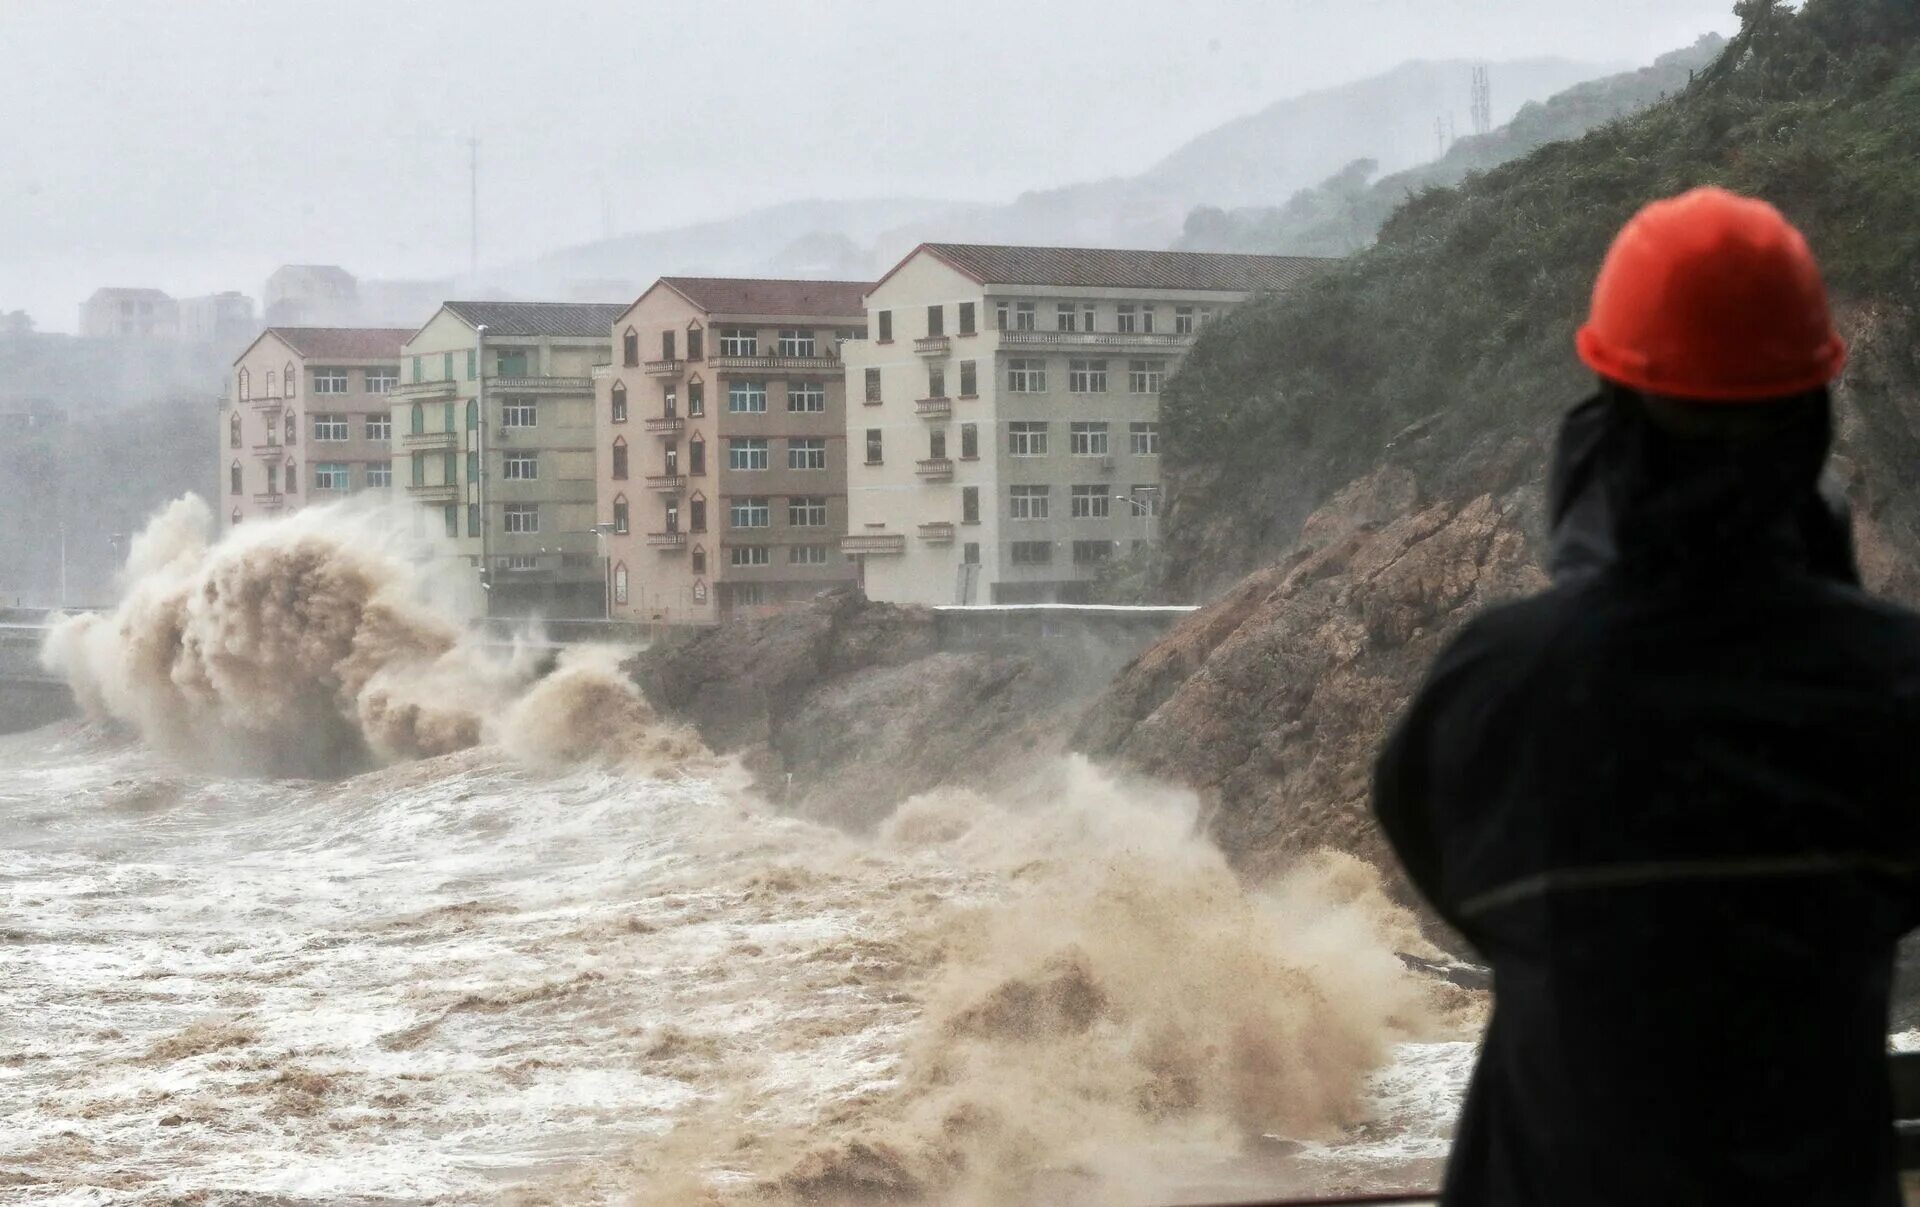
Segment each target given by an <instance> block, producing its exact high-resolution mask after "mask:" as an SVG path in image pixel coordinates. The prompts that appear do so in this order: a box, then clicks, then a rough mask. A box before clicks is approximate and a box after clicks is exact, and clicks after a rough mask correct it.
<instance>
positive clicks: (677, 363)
mask: <svg viewBox="0 0 1920 1207" xmlns="http://www.w3.org/2000/svg"><path fill="white" fill-rule="evenodd" d="M686 367H687V362H686V361H684V360H650V361H648V362H647V363H646V364H644V365H641V366H640V368H641V369H642V370H643V371H645V373H646V375H647V376H648V377H678V376H680V374H681V373H682V372H684V371H685V370H686Z"/></svg>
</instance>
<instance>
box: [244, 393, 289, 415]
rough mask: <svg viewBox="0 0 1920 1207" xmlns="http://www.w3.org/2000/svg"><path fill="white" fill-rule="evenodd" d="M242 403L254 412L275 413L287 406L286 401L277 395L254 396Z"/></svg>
mask: <svg viewBox="0 0 1920 1207" xmlns="http://www.w3.org/2000/svg"><path fill="white" fill-rule="evenodd" d="M244 401H245V402H246V404H247V405H248V406H250V407H252V408H253V409H254V410H256V411H277V410H279V409H280V408H281V407H283V406H285V405H287V400H286V399H285V398H283V397H281V396H280V395H278V394H266V395H260V394H256V395H254V396H253V397H252V398H248V399H245V400H244Z"/></svg>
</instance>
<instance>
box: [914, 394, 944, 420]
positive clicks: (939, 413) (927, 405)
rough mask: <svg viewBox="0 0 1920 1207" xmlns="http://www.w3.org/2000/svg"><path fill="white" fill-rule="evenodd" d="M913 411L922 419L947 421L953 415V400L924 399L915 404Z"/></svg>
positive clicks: (942, 398)
mask: <svg viewBox="0 0 1920 1207" xmlns="http://www.w3.org/2000/svg"><path fill="white" fill-rule="evenodd" d="M913 409H914V413H915V414H917V415H919V416H920V418H922V419H945V418H947V417H949V416H951V415H952V414H953V399H951V398H947V397H941V398H922V399H920V400H919V401H918V402H915V403H914V404H913Z"/></svg>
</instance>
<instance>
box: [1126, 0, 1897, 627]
mask: <svg viewBox="0 0 1920 1207" xmlns="http://www.w3.org/2000/svg"><path fill="white" fill-rule="evenodd" d="M1736 12H1737V13H1738V14H1739V15H1740V17H1741V18H1742V28H1741V31H1740V33H1739V34H1737V35H1736V36H1735V37H1734V39H1733V40H1732V41H1731V42H1730V43H1729V44H1728V46H1727V47H1726V48H1725V50H1724V51H1723V52H1722V53H1721V54H1720V55H1719V57H1718V58H1717V59H1716V60H1715V61H1714V62H1713V63H1712V65H1711V66H1709V67H1708V68H1707V69H1706V70H1705V71H1702V72H1700V73H1699V74H1698V76H1697V78H1696V79H1695V81H1694V82H1693V84H1692V85H1691V86H1690V87H1688V88H1686V89H1685V90H1683V91H1682V92H1681V93H1679V94H1678V95H1676V96H1674V97H1672V98H1670V99H1669V100H1667V101H1665V102H1663V103H1660V104H1658V105H1655V106H1653V107H1652V108H1650V109H1648V110H1646V111H1645V112H1643V113H1641V114H1639V115H1637V116H1634V117H1632V118H1628V119H1625V120H1621V121H1618V122H1614V123H1610V124H1608V125H1605V126H1602V127H1601V128H1599V129H1596V130H1594V131H1592V132H1590V133H1588V134H1587V135H1586V136H1584V137H1582V138H1580V139H1578V140H1577V141H1572V142H1559V143H1552V144H1549V145H1547V146H1543V147H1541V148H1539V149H1537V150H1535V151H1533V152H1532V153H1531V154H1529V155H1526V156H1525V157H1523V158H1521V159H1518V160H1515V161H1514V162H1511V163H1508V164H1505V165H1502V166H1500V167H1497V168H1495V169H1493V170H1491V171H1488V172H1486V173H1484V174H1480V175H1476V176H1473V177H1471V178H1469V179H1468V180H1467V181H1465V182H1464V183H1463V184H1461V185H1460V186H1458V187H1453V188H1433V189H1429V190H1427V191H1425V192H1423V193H1421V194H1420V195H1418V196H1417V197H1414V198H1413V199H1412V200H1410V201H1408V202H1407V203H1406V204H1404V205H1403V206H1401V208H1400V209H1398V210H1397V211H1395V212H1394V214H1393V215H1392V216H1391V218H1390V219H1389V220H1388V221H1387V222H1386V224H1385V225H1384V226H1383V228H1382V229H1381V232H1380V237H1379V240H1378V242H1377V243H1376V244H1375V245H1374V246H1373V247H1371V248H1369V249H1367V250H1366V251H1364V252H1361V253H1359V254H1357V255H1355V256H1353V257H1352V258H1351V259H1350V260H1348V261H1347V262H1345V263H1343V264H1342V265H1341V266H1340V267H1339V268H1338V269H1337V270H1336V271H1334V272H1331V273H1329V274H1328V275H1327V276H1325V277H1323V278H1321V279H1319V280H1318V281H1316V282H1315V283H1314V284H1313V285H1311V286H1309V287H1307V288H1304V289H1303V290H1301V291H1299V292H1298V293H1295V294H1292V295H1289V296H1287V297H1283V298H1270V299H1266V300H1263V301H1260V302H1256V303H1253V304H1250V305H1247V306H1244V307H1242V308H1240V309H1239V310H1238V311H1237V312H1236V313H1234V314H1233V315H1232V316H1230V317H1229V318H1228V319H1227V320H1226V321H1224V322H1221V323H1218V324H1215V325H1214V326H1212V327H1211V328H1210V329H1209V330H1208V331H1207V332H1206V333H1205V334H1204V335H1203V337H1202V338H1201V340H1200V341H1199V343H1198V345H1197V346H1196V347H1195V349H1194V351H1193V353H1192V355H1191V356H1190V357H1189V358H1188V361H1187V363H1186V366H1185V368H1184V369H1183V370H1182V371H1181V372H1180V373H1179V374H1178V375H1177V376H1176V377H1175V378H1174V379H1173V380H1172V381H1170V382H1169V383H1168V390H1167V394H1166V396H1165V398H1164V400H1163V403H1164V406H1163V420H1164V422H1165V424H1166V427H1167V434H1168V442H1167V447H1168V454H1167V456H1168V465H1167V469H1168V479H1169V505H1170V507H1169V514H1168V518H1167V521H1166V537H1167V540H1166V542H1165V546H1164V547H1165V551H1166V552H1165V555H1164V558H1163V561H1162V562H1161V564H1160V565H1159V566H1158V567H1157V568H1156V576H1157V579H1158V582H1159V586H1160V590H1161V592H1162V593H1164V594H1174V595H1186V596H1196V595H1205V594H1208V593H1211V592H1212V591H1214V590H1217V589H1219V588H1221V587H1223V586H1224V585H1226V584H1227V583H1229V582H1231V581H1232V580H1233V579H1236V578H1238V577H1239V576H1240V575H1241V574H1244V573H1246V572H1248V571H1250V570H1252V569H1254V568H1255V567H1257V566H1260V565H1264V564H1267V563H1268V562H1271V561H1272V560H1274V559H1275V558H1276V557H1278V556H1280V555H1281V554H1282V553H1284V552H1285V551H1286V550H1287V549H1288V548H1289V547H1290V546H1291V545H1292V544H1293V542H1294V541H1295V538H1296V537H1297V536H1298V535H1299V532H1300V525H1301V522H1302V521H1303V520H1304V519H1305V517H1306V516H1307V515H1308V514H1309V512H1311V511H1312V510H1313V508H1315V507H1316V506H1317V505H1319V504H1320V503H1322V502H1324V501H1325V500H1326V499H1327V498H1328V497H1329V496H1330V495H1332V494H1333V492H1334V491H1336V490H1337V489H1339V488H1340V487H1341V486H1343V485H1344V484H1346V483H1349V482H1351V481H1354V480H1355V479H1358V478H1360V477H1362V476H1363V475H1365V474H1367V473H1369V472H1373V471H1377V470H1378V469H1379V468H1380V467H1381V466H1382V465H1393V466H1397V467H1401V468H1403V469H1404V470H1406V471H1407V472H1408V473H1410V474H1411V475H1412V476H1413V478H1414V479H1415V480H1416V481H1417V482H1418V483H1419V492H1420V495H1421V497H1449V496H1452V497H1460V496H1467V495H1471V494H1474V493H1480V492H1486V491H1491V492H1494V493H1499V492H1500V491H1502V490H1505V489H1509V488H1511V487H1513V486H1515V485H1518V484H1520V483H1521V482H1522V481H1524V480H1527V479H1529V478H1531V477H1532V476H1535V475H1537V472H1538V468H1539V462H1540V457H1539V455H1538V454H1539V448H1540V441H1541V439H1542V437H1543V436H1544V434H1545V432H1546V431H1547V430H1548V429H1549V427H1550V424H1551V420H1552V418H1553V417H1554V416H1556V415H1557V414H1558V413H1559V412H1561V411H1562V410H1564V409H1565V408H1566V407H1567V406H1568V405H1570V404H1571V403H1573V402H1575V401H1577V400H1578V399H1579V398H1580V397H1581V396H1582V395H1583V394H1584V393H1585V392H1586V391H1587V390H1588V389H1589V386H1590V382H1589V379H1588V378H1587V377H1586V376H1585V374H1584V371H1583V370H1582V369H1581V368H1580V367H1579V365H1578V363H1577V362H1576V361H1575V359H1574V357H1573V355H1572V346H1571V341H1572V336H1573V331H1574V329H1575V327H1576V325H1577V324H1578V322H1579V321H1580V320H1581V318H1582V316H1583V315H1584V312H1585V309H1586V303H1587V296H1588V293H1589V290H1590V288H1591V283H1592V280H1593V276H1594V273H1595V271H1596V269H1597V267H1598V265H1599V263H1600V260H1601V258H1602V256H1603V255H1604V253H1605V251H1606V248H1607V245H1608V243H1609V241H1610V240H1611V238H1612V236H1613V234H1614V232H1615V231H1616V230H1617V229H1618V228H1619V227H1620V225H1621V223H1623V222H1624V221H1625V220H1626V219H1627V218H1628V217H1629V216H1631V215H1632V213H1633V212H1634V211H1635V210H1636V209H1637V208H1638V207H1639V206H1640V205H1642V204H1643V203H1645V202H1646V201H1647V200H1649V199H1651V198H1655V197H1659V196H1663V195H1667V194H1671V193H1675V192H1678V191H1680V190H1682V189H1685V188H1688V187H1691V186H1694V185H1699V184H1710V183H1711V184H1720V185H1724V186H1727V187H1729V188H1733V189H1736V190H1740V191H1743V192H1748V193H1753V194H1757V195H1760V196H1764V197H1766V198H1768V199H1770V200H1772V201H1774V202H1775V203H1776V204H1778V205H1780V206H1781V208H1782V209H1784V210H1785V211H1786V212H1787V213H1788V215H1789V216H1790V217H1792V218H1793V219H1794V220H1795V221H1796V222H1798V223H1799V224H1800V225H1801V226H1802V227H1803V228H1804V229H1805V230H1806V231H1807V232H1808V234H1809V236H1810V238H1811V239H1812V241H1813V243H1814V245H1815V247H1816V248H1817V249H1818V250H1819V252H1820V253H1821V255H1822V258H1823V260H1824V263H1825V265H1826V269H1827V273H1828V277H1829V280H1830V282H1831V283H1832V285H1833V287H1834V290H1835V292H1836V294H1837V295H1838V296H1839V297H1840V299H1841V300H1842V302H1843V304H1844V306H1845V310H1846V313H1847V314H1849V315H1851V316H1856V318H1855V321H1857V322H1859V323H1868V322H1870V323H1871V324H1872V326H1873V331H1872V333H1871V336H1872V338H1871V341H1870V342H1872V343H1874V345H1875V346H1876V347H1877V348H1878V349H1880V352H1879V353H1878V354H1877V355H1876V356H1875V357H1874V358H1873V362H1874V364H1876V365H1877V366H1879V369H1880V371H1881V376H1880V377H1879V378H1877V379H1876V380H1875V381H1874V382H1872V383H1866V384H1864V385H1862V386H1861V387H1860V388H1856V389H1855V390H1854V391H1853V398H1852V403H1853V406H1852V411H1853V415H1852V418H1851V419H1850V421H1849V422H1850V423H1851V424H1852V425H1853V427H1854V428H1856V429H1860V428H1864V429H1865V430H1867V431H1870V432H1871V433H1872V438H1871V439H1857V440H1855V441H1854V442H1853V444H1852V446H1851V447H1852V451H1853V452H1854V454H1855V456H1856V458H1857V459H1859V460H1861V461H1871V462H1872V466H1871V468H1872V470H1873V477H1874V478H1875V479H1876V480H1877V481H1878V482H1879V484H1880V486H1881V487H1882V488H1893V487H1898V486H1903V485H1905V484H1907V483H1908V482H1909V481H1910V480H1911V479H1912V477H1913V476H1914V474H1915V473H1916V469H1915V468H1914V467H1917V466H1920V441H1916V439H1915V435H1914V431H1915V428H1914V426H1913V423H1912V421H1911V420H1910V419H1909V417H1908V415H1907V411H1906V409H1905V408H1904V407H1902V406H1899V405H1892V404H1891V403H1890V401H1889V400H1890V399H1893V398H1894V396H1895V395H1900V396H1902V397H1905V395H1904V394H1903V393H1902V391H1903V389H1904V387H1903V386H1902V385H1901V382H1902V381H1903V380H1904V381H1906V383H1907V384H1908V385H1910V384H1911V376H1912V371H1913V347H1914V343H1915V341H1914V340H1913V338H1912V330H1911V328H1912V319H1911V318H1910V317H1908V314H1909V312H1908V307H1909V306H1910V305H1911V303H1913V302H1914V301H1915V299H1916V297H1917V296H1920V258H1917V255H1920V208H1916V206H1915V204H1914V198H1915V197H1916V196H1920V166H1917V165H1920V7H1916V6H1915V5H1914V4H1913V3H1912V2H1911V0H1807V3H1806V4H1805V5H1804V6H1803V7H1802V8H1801V9H1799V10H1798V11H1795V10H1793V9H1789V8H1787V7H1785V6H1784V5H1783V4H1780V3H1777V2H1775V0H1742V2H1741V3H1740V4H1738V5H1736ZM1889 325H1891V326H1892V327H1894V328H1897V329H1898V330H1897V331H1889V330H1887V328H1888V327H1889ZM1856 334H1858V333H1856ZM1907 400H1908V401H1911V399H1910V398H1908V399H1907ZM1515 441H1519V442H1520V445H1519V447H1518V450H1517V451H1516V448H1515V445H1514V442H1515ZM1912 493H1913V492H1911V491H1902V490H1897V489H1889V490H1888V491H1887V493H1886V495H1885V496H1884V497H1882V498H1880V499H1879V500H1878V501H1877V502H1876V506H1877V507H1879V508H1880V509H1881V512H1882V514H1881V515H1880V516H1879V517H1878V519H1879V520H1881V521H1882V522H1885V523H1890V524H1893V525H1895V526H1896V527H1900V528H1902V529H1911V528H1912V527H1914V526H1915V525H1914V521H1915V519H1916V517H1915V516H1913V515H1909V514H1907V510H1906V509H1908V508H1910V507H1912V506H1913V505H1912V504H1910V503H1908V502H1906V501H1905V497H1906V496H1909V495H1911V494H1912Z"/></svg>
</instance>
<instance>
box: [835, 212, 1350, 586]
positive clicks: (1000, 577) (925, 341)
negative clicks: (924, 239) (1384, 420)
mask: <svg viewBox="0 0 1920 1207" xmlns="http://www.w3.org/2000/svg"><path fill="white" fill-rule="evenodd" d="M1328 263H1330V261H1327V260H1324V259H1317V258H1310V257H1302V256H1245V255H1219V254H1211V253H1200V252H1161V251H1126V250H1096V249H1086V248H1064V247H1003V246H990V245H982V244H958V243H925V244H922V245H920V246H919V247H917V248H915V249H914V250H913V251H912V252H911V253H909V254H908V256H907V257H906V258H905V259H904V260H902V261H901V262H900V263H899V264H898V265H897V266H895V268H894V269H893V270H892V271H891V272H889V273H888V274H887V275H886V276H885V277H883V278H882V279H881V280H880V281H879V283H877V284H876V285H875V286H874V287H873V289H872V290H871V291H870V292H869V293H868V294H867V299H866V307H867V338H866V339H863V340H855V341H850V342H848V343H847V344H846V345H844V348H843V351H842V356H843V358H844V359H845V361H846V365H847V429H848V431H847V437H848V452H849V456H848V524H847V537H846V539H845V541H844V542H843V543H842V548H843V549H845V551H846V552H847V553H849V554H851V555H854V556H856V557H857V558H858V559H859V562H860V570H861V581H862V582H863V584H864V585H865V587H866V592H867V594H868V596H869V597H871V598H873V599H878V600H886V601H889V602H896V603H918V604H952V603H1033V602H1071V601H1073V600H1076V599H1080V598H1084V596H1085V594H1086V593H1087V591H1088V589H1089V587H1090V586H1091V584H1092V582H1093V580H1094V579H1095V578H1096V577H1098V575H1099V573H1100V570H1101V567H1102V566H1103V565H1104V564H1105V563H1106V562H1108V561H1110V560H1111V559H1112V558H1113V557H1114V556H1115V555H1116V554H1117V553H1125V552H1127V551H1128V550H1130V549H1132V548H1134V547H1136V546H1138V545H1141V544H1143V543H1146V542H1150V541H1152V540H1154V539H1156V538H1157V536H1158V534H1159V516H1160V511H1161V491H1160V452H1161V446H1160V391H1161V388H1162V386H1163V385H1164V384H1165V381H1166V379H1167V377H1168V376H1169V375H1170V374H1171V373H1172V372H1173V371H1174V370H1175V368H1177V367H1178V365H1179V362H1180V358H1181V357H1182V356H1184V355H1185V353H1186V351H1187V349H1188V348H1190V347H1191V346H1192V344H1193V340H1194V337H1195V335H1196V333H1197V332H1198V331H1199V330H1200V328H1201V327H1202V326H1204V325H1205V324H1206V323H1207V322H1208V321H1209V320H1211V319H1212V318H1215V317H1217V316H1218V315H1220V314H1221V313H1223V312H1224V311H1226V310H1227V309H1229V308H1231V307H1232V306H1234V305H1236V304H1238V303H1240V302H1241V301H1244V300H1245V299H1246V298H1248V297H1249V296H1251V295H1253V294H1257V293H1267V292H1278V291H1284V290H1287V289H1290V288H1292V287H1294V286H1296V285H1298V284H1300V283H1302V282H1304V281H1306V280H1307V279H1309V278H1310V277H1311V276H1313V275H1314V274H1315V273H1316V272H1318V271H1320V270H1321V269H1323V268H1324V267H1325V266H1326V265H1327V264H1328Z"/></svg>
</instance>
